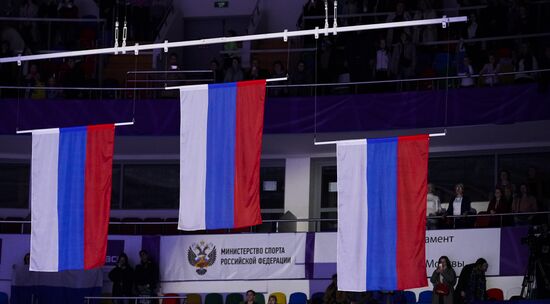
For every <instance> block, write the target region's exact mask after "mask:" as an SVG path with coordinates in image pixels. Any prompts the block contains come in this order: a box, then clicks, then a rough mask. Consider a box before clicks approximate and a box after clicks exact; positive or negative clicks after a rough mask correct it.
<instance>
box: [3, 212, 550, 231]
mask: <svg viewBox="0 0 550 304" xmlns="http://www.w3.org/2000/svg"><path fill="white" fill-rule="evenodd" d="M548 216H550V211H539V212H514V213H493V214H491V213H487V214H467V215H436V216H428V217H426V220H427V225H428V229H429V230H431V229H442V228H446V229H455V228H487V227H504V226H508V225H513V224H514V223H513V222H512V221H510V219H520V223H518V224H521V225H527V224H541V223H548ZM493 218H495V219H498V223H496V222H492V221H490V220H489V219H493ZM536 218H538V222H536V223H533V219H536ZM477 219H483V220H488V221H487V224H486V225H485V224H484V225H483V226H477V227H476V226H475V225H474V224H475V221H476V220H477ZM507 220H508V222H507ZM430 221H431V222H432V223H433V221H442V222H446V224H445V225H444V226H441V227H434V226H431V225H430ZM262 222H263V224H262V225H265V224H267V225H271V226H272V227H271V228H272V229H270V230H269V231H266V232H281V231H280V230H281V229H280V228H281V225H282V224H297V223H307V224H312V223H314V226H313V227H309V228H308V229H307V231H310V230H311V229H312V230H313V231H315V232H318V231H327V230H328V231H336V229H335V225H336V224H337V223H338V219H335V218H305V219H275V220H263V221H262ZM462 222H468V224H467V225H462ZM322 223H331V224H332V225H334V228H330V229H324V228H323V227H321V225H322ZM0 224H19V225H21V231H20V233H21V234H23V233H28V231H30V229H28V228H29V226H27V229H25V226H26V225H30V224H31V221H30V220H0ZM177 224H178V222H177V221H111V222H109V225H112V226H128V225H131V226H134V227H133V228H134V229H133V234H138V232H139V231H138V227H140V226H152V225H157V226H168V225H170V226H174V225H177ZM258 227H259V226H255V227H250V229H249V230H248V231H247V232H258V229H259V228H258ZM282 230H284V231H285V232H289V229H282ZM294 230H297V229H294ZM238 231H239V232H243V231H242V230H238ZM216 232H218V233H219V232H222V231H220V230H217V231H216ZM223 232H226V233H231V232H233V230H232V229H226V230H223ZM181 233H184V232H181ZM185 233H194V232H185ZM158 234H162V233H158Z"/></svg>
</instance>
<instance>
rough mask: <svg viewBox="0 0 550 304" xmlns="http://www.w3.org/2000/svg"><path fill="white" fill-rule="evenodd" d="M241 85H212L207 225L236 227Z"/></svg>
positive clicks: (207, 174) (210, 96)
mask: <svg viewBox="0 0 550 304" xmlns="http://www.w3.org/2000/svg"><path fill="white" fill-rule="evenodd" d="M236 111H237V85H236V84H235V83H228V84H215V85H209V86H208V118H207V131H206V132H207V135H206V136H207V138H206V196H205V200H206V202H205V204H206V208H205V216H206V229H219V228H226V227H233V222H234V215H233V212H234V193H235V138H236V136H235V129H236V118H237V115H236Z"/></svg>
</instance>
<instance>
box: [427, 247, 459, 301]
mask: <svg viewBox="0 0 550 304" xmlns="http://www.w3.org/2000/svg"><path fill="white" fill-rule="evenodd" d="M430 282H432V284H433V285H434V288H433V296H432V304H441V303H444V304H452V303H453V297H454V286H455V284H456V273H455V271H454V269H453V266H452V265H451V261H450V260H449V258H448V257H446V256H442V257H440V258H439V262H438V263H437V268H436V269H435V270H434V272H433V273H432V276H431V277H430Z"/></svg>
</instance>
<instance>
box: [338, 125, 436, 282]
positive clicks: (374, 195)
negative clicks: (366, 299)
mask: <svg viewBox="0 0 550 304" xmlns="http://www.w3.org/2000/svg"><path fill="white" fill-rule="evenodd" d="M337 175H338V182H337V185H338V233H337V272H338V289H339V290H345V291H365V290H403V289H409V288H416V287H422V286H426V285H427V280H426V264H425V263H426V254H425V235H426V193H427V177H428V136H427V135H420V136H406V137H398V138H382V139H367V140H361V141H353V142H341V143H338V144H337Z"/></svg>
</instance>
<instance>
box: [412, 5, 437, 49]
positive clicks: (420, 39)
mask: <svg viewBox="0 0 550 304" xmlns="http://www.w3.org/2000/svg"><path fill="white" fill-rule="evenodd" d="M436 17H437V16H436V13H435V10H434V9H433V8H432V7H431V3H430V1H428V0H420V1H418V10H417V11H416V13H415V14H414V20H423V19H434V18H436ZM436 40H437V27H436V26H435V25H425V26H415V27H414V31H413V39H412V41H413V43H424V42H432V41H436Z"/></svg>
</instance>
